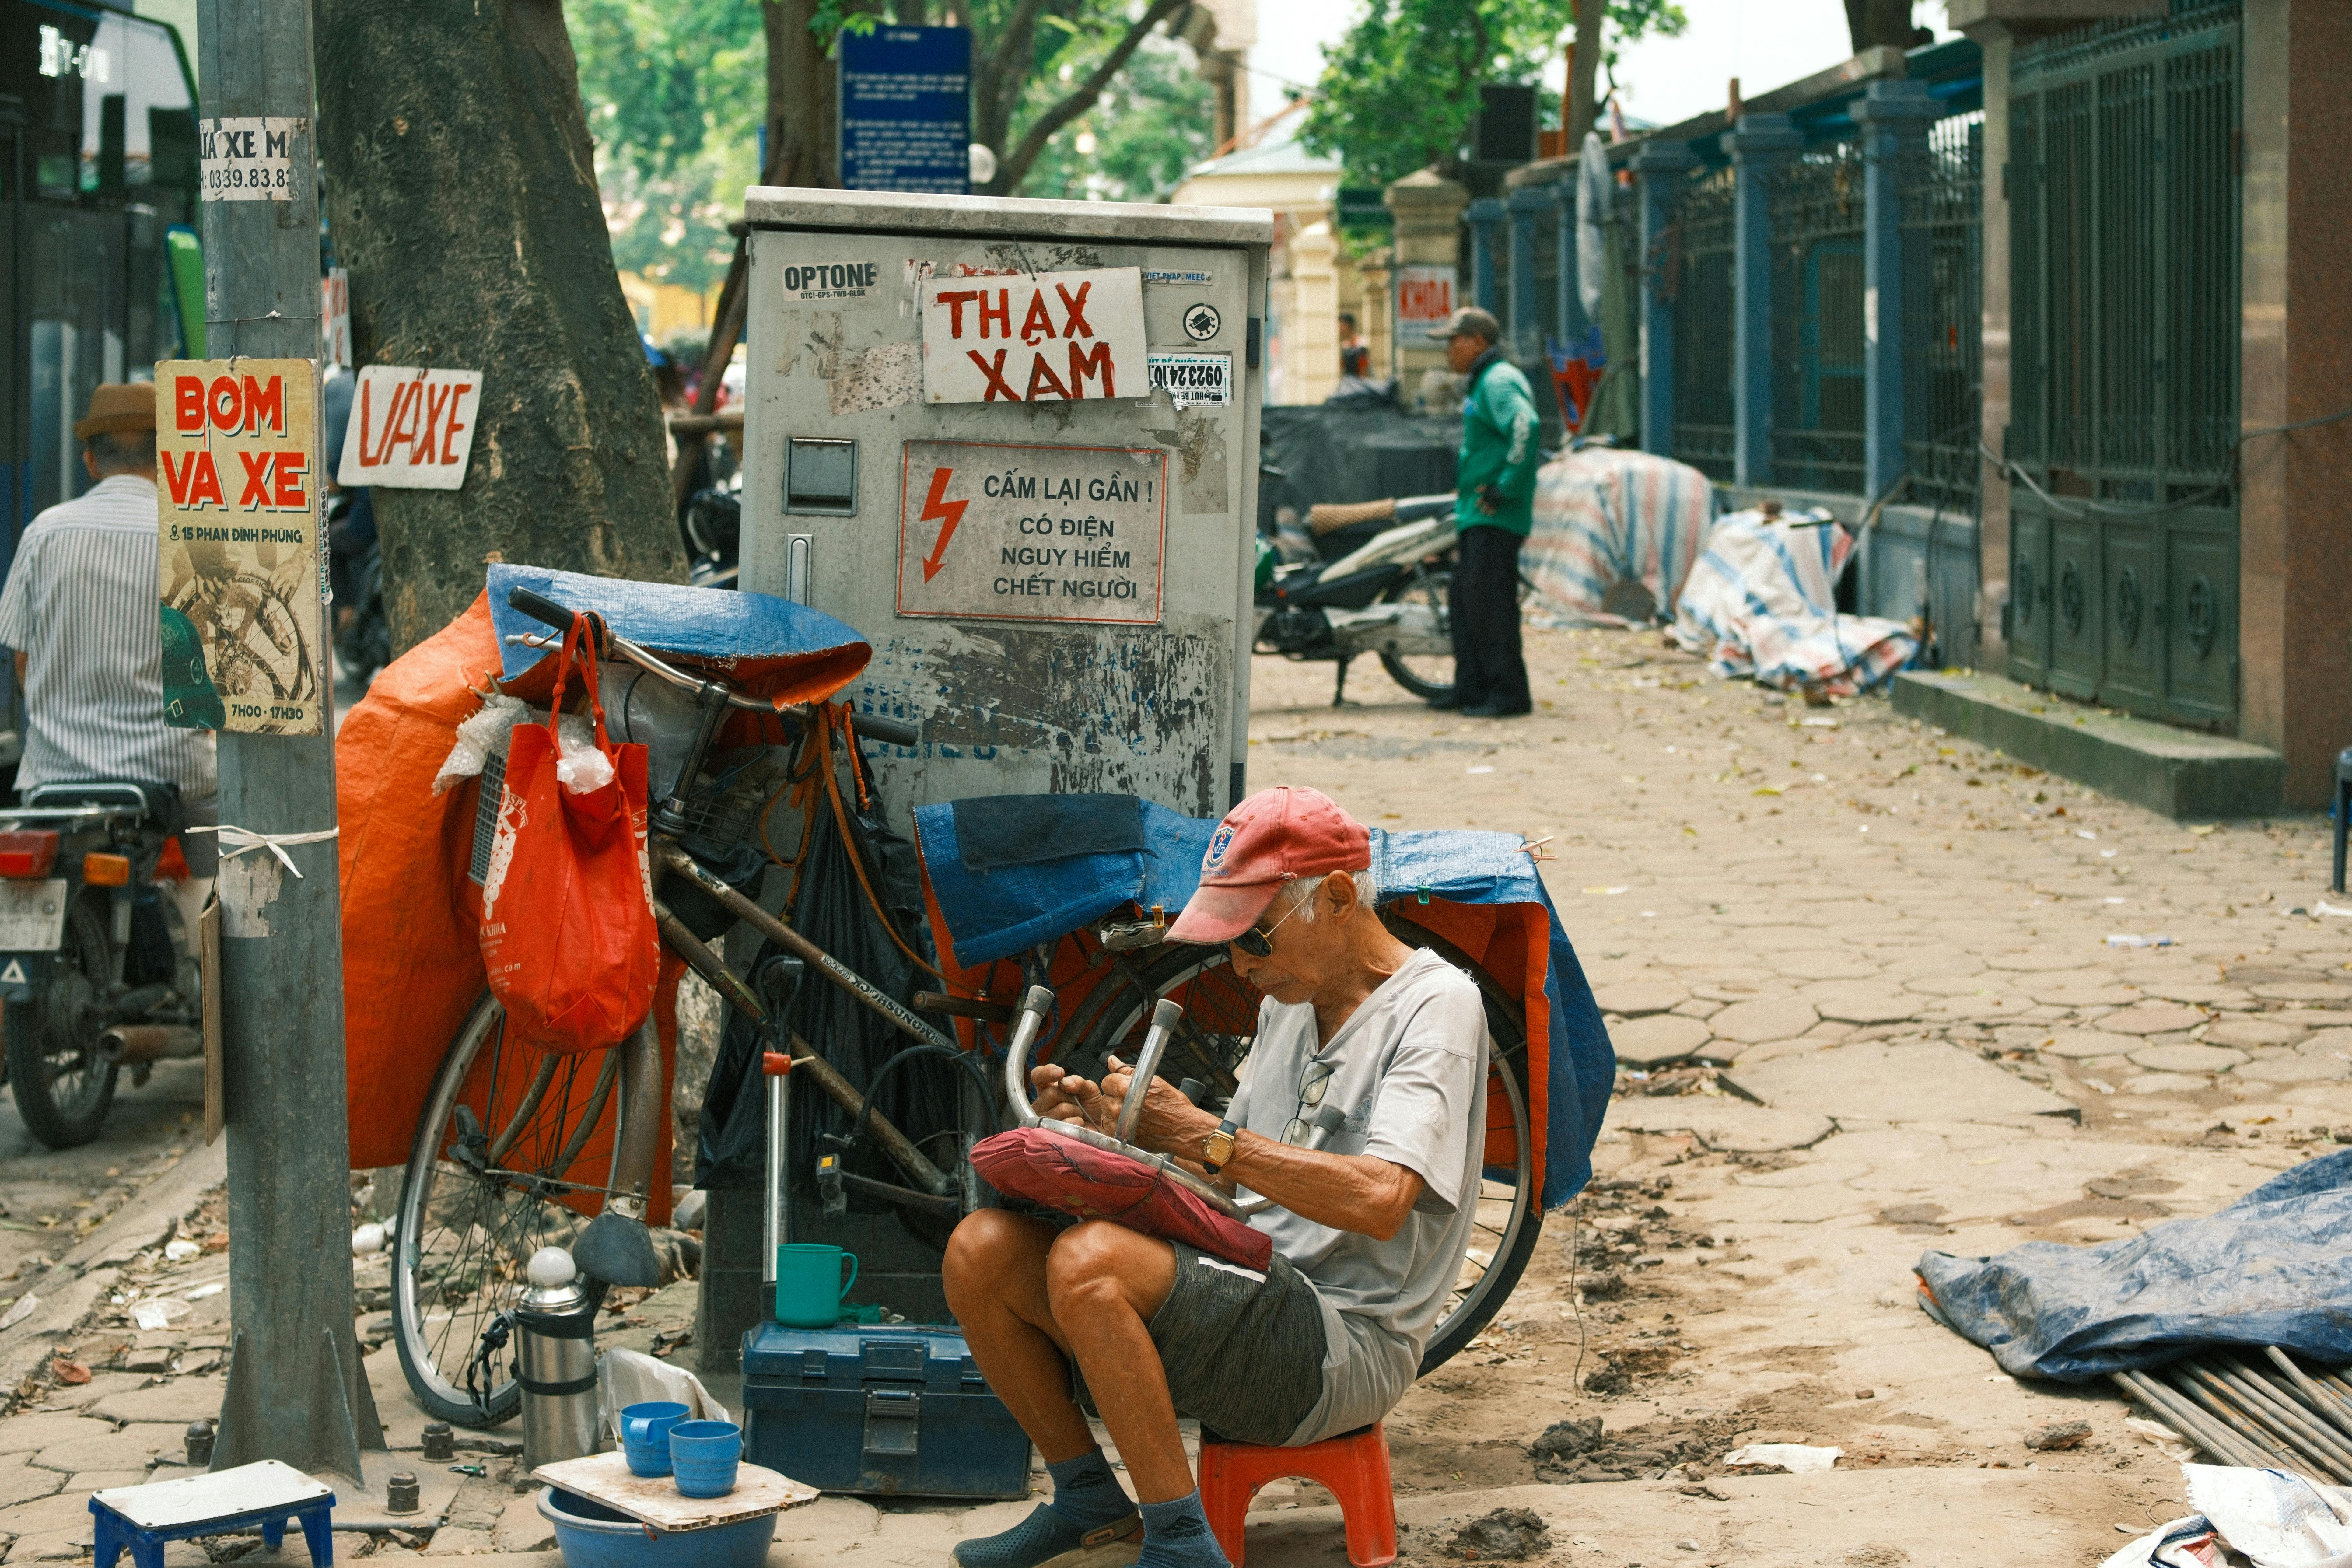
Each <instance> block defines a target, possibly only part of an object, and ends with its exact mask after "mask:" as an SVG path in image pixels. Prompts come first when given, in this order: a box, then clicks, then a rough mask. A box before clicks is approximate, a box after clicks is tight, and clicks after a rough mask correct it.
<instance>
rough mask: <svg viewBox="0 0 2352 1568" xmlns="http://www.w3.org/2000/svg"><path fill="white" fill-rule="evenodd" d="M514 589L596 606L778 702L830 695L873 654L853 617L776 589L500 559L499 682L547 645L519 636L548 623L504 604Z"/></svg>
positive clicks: (494, 570) (657, 644)
mask: <svg viewBox="0 0 2352 1568" xmlns="http://www.w3.org/2000/svg"><path fill="white" fill-rule="evenodd" d="M516 588H529V589H530V590H531V591H532V592H534V593H537V594H541V595H545V596H546V597H548V598H550V599H552V600H554V601H555V602H556V603H557V604H559V605H562V606H564V607H565V608H566V609H572V610H588V611H593V613H594V614H596V615H599V616H604V623H605V625H607V626H611V627H612V628H613V630H614V632H616V633H618V634H619V635H620V636H622V637H626V638H628V639H629V640H630V641H631V642H634V643H639V644H642V645H644V646H645V647H649V648H652V649H653V650H654V651H655V652H656V653H662V654H672V655H676V656H678V657H680V658H686V659H689V660H693V661H696V662H699V663H703V664H706V665H709V666H711V667H714V668H719V669H723V670H724V671H726V672H727V674H728V675H729V677H730V679H732V680H733V681H734V682H735V683H736V684H737V685H739V686H740V687H741V688H742V689H744V690H746V691H749V692H751V693H753V694H754V695H757V696H761V697H767V698H772V699H773V700H776V701H777V702H779V703H790V702H809V701H815V700H822V699H824V698H827V697H830V696H832V695H833V694H834V693H835V691H838V690H840V689H841V688H842V687H844V686H845V685H847V684H848V683H849V682H850V681H851V680H853V679H856V675H857V672H858V671H859V670H862V669H864V668H866V660H867V659H869V658H872V657H873V650H872V649H871V648H869V647H867V646H866V639H865V637H863V636H861V635H860V634H859V633H858V631H857V629H856V627H855V626H850V625H848V624H847V623H846V622H844V621H838V620H835V619H834V617H833V616H828V615H826V614H825V613H824V611H822V610H812V609H810V608H809V607H808V606H807V605H795V604H793V603H792V602H791V601H790V600H788V599H779V598H776V597H774V596H773V595H768V594H753V593H748V592H738V591H736V590H733V589H726V588H687V587H680V586H678V585H676V584H668V583H633V582H628V581H625V580H624V579H621V578H617V577H591V576H587V575H585V574H582V573H578V572H555V571H550V570H549V569H547V568H546V567H543V566H515V565H509V564H507V563H504V562H495V563H492V564H491V566H490V570H489V581H488V593H489V600H490V626H491V629H492V630H493V631H495V632H496V633H497V634H498V639H499V657H500V658H501V660H502V661H503V668H502V669H501V671H500V675H499V679H500V680H501V681H502V682H511V681H514V680H516V679H519V678H520V677H522V676H524V675H527V674H529V673H530V671H531V670H532V669H533V668H536V667H537V666H538V665H539V664H540V663H541V662H542V661H543V660H545V659H546V658H548V656H549V653H550V652H551V649H550V648H549V647H546V646H545V645H542V644H538V643H532V642H525V641H522V640H520V639H521V638H523V637H546V636H548V635H549V632H548V628H547V627H546V626H543V625H541V623H540V622H538V621H535V620H533V619H531V618H530V616H526V615H524V614H523V613H522V612H521V611H520V610H518V609H516V608H514V607H513V606H512V605H509V604H508V603H507V595H508V594H509V592H511V591H512V590H514V589H516Z"/></svg>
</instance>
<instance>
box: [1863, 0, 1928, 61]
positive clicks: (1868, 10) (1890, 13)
mask: <svg viewBox="0 0 2352 1568" xmlns="http://www.w3.org/2000/svg"><path fill="white" fill-rule="evenodd" d="M1845 25H1846V31H1847V32H1848V33H1849V34H1851V35H1852V36H1853V52H1854V53H1855V54H1860V53H1862V51H1863V50H1864V49H1869V48H1875V47H1878V46H1879V45H1881V44H1891V45H1893V46H1894V47H1896V48H1898V49H1907V48H1912V47H1916V46H1917V45H1920V44H1924V43H1927V42H1930V41H1931V40H1932V39H1933V37H1934V35H1933V34H1931V33H1929V32H1928V31H1927V29H1926V28H1924V27H1915V26H1912V25H1911V0H1845Z"/></svg>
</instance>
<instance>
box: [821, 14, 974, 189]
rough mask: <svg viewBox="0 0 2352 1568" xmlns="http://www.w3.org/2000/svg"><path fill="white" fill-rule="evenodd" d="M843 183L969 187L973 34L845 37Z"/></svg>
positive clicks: (911, 30) (948, 31)
mask: <svg viewBox="0 0 2352 1568" xmlns="http://www.w3.org/2000/svg"><path fill="white" fill-rule="evenodd" d="M838 54H839V58H840V61H841V99H840V102H841V183H842V184H843V185H844V186H845V187H846V188H848V189H850V190H853V191H930V192H936V193H940V194H943V195H959V196H960V195H965V194H966V193H967V192H968V191H969V190H970V189H971V30H970V29H968V28H964V27H877V28H875V29H874V31H873V32H872V33H870V34H867V35H866V37H862V38H861V37H857V36H856V35H855V34H852V33H846V32H845V33H844V34H842V35H841V47H840V49H839V50H838Z"/></svg>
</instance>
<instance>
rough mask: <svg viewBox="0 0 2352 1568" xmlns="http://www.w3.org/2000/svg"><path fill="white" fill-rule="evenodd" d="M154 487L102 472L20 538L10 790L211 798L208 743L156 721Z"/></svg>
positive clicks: (10, 608) (2, 600)
mask: <svg viewBox="0 0 2352 1568" xmlns="http://www.w3.org/2000/svg"><path fill="white" fill-rule="evenodd" d="M158 546H159V541H158V539H157V534H156V508H155V484H154V481H153V480H152V479H141V478H139V477H138V476H137V475H135V474H110V475H108V476H107V477H106V478H105V479H100V480H99V481H98V483H97V484H95V485H92V486H91V487H90V489H89V493H88V494H87V495H84V496H83V497H82V498H81V499H80V500H69V501H66V502H64V503H62V504H60V505H58V506H53V507H51V508H49V509H48V510H47V511H45V512H43V513H41V515H40V516H38V517H37V518H35V519H34V520H33V523H32V526H31V527H29V528H27V529H26V530H25V537H24V538H23V539H21V540H19V541H18V542H17V544H16V562H15V563H14V564H13V565H11V566H10V567H9V569H8V584H7V586H6V587H5V589H0V646H5V647H9V648H11V649H14V650H16V652H20V653H22V654H24V655H25V656H26V659H25V718H26V723H25V731H26V732H25V756H24V761H23V762H21V763H18V764H17V767H16V786H17V787H18V788H19V789H29V788H31V787H32V786H33V785H35V784H57V783H60V782H70V781H75V780H80V779H140V780H143V781H145V782H147V783H151V784H177V785H179V786H180V794H181V795H183V796H184V797H185V798H188V799H202V798H204V797H205V796H208V795H214V794H215V793H217V790H218V785H217V784H216V783H215V773H214V742H213V737H212V735H211V734H209V733H208V732H205V731H200V730H175V729H173V728H172V727H171V726H169V725H167V724H166V723H164V722H163V637H162V634H161V632H160V630H159V622H158V620H157V617H156V608H157V604H158V599H159V595H158V590H157V587H156V580H157V576H158V574H159V568H158V566H157V562H156V557H157V554H158Z"/></svg>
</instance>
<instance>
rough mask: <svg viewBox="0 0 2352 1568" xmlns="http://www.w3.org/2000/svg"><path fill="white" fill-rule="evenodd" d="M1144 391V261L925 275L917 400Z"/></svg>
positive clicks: (1147, 384) (1147, 381) (1034, 399)
mask: <svg viewBox="0 0 2352 1568" xmlns="http://www.w3.org/2000/svg"><path fill="white" fill-rule="evenodd" d="M1150 395H1151V371H1150V366H1149V365H1148V364H1146V363H1145V362H1144V348H1143V270H1142V268H1137V267H1100V268H1088V269H1085V270H1081V271H1075V272H1038V273H1031V274H1016V275H1013V276H1004V275H997V276H993V277H990V276H982V277H968V278H950V277H945V276H940V277H934V278H927V279H924V280H923V401H924V402H926V403H1042V402H1048V401H1056V400H1058V401H1061V402H1066V403H1076V402H1079V401H1081V400H1087V399H1094V398H1112V397H1124V398H1128V399H1130V400H1140V399H1142V398H1147V397H1150Z"/></svg>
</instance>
